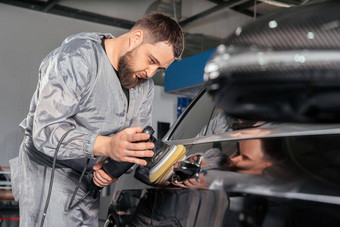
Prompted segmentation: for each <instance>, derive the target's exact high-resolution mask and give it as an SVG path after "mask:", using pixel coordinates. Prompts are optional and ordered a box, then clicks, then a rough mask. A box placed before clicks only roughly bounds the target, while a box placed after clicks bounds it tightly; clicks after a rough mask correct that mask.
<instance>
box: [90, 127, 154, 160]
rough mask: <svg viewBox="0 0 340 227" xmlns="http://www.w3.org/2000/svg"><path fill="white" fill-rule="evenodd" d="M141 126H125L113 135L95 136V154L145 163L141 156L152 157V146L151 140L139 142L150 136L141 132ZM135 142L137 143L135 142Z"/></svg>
mask: <svg viewBox="0 0 340 227" xmlns="http://www.w3.org/2000/svg"><path fill="white" fill-rule="evenodd" d="M142 131H143V129H142V128H141V127H133V128H127V129H124V130H123V131H121V132H119V133H117V134H115V135H113V136H110V137H109V136H100V135H99V136H97V138H96V141H95V143H94V148H93V154H94V155H95V156H108V157H110V158H112V159H113V160H116V161H118V162H131V163H136V164H139V165H146V164H147V162H146V161H145V160H144V159H141V157H152V156H153V151H151V150H149V149H152V148H154V146H155V145H154V144H153V143H151V142H140V141H145V140H148V139H149V138H150V135H149V134H147V133H142ZM136 142H137V143H136Z"/></svg>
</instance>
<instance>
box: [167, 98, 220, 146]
mask: <svg viewBox="0 0 340 227" xmlns="http://www.w3.org/2000/svg"><path fill="white" fill-rule="evenodd" d="M213 112H214V104H213V100H212V99H211V97H209V96H208V94H207V93H206V92H202V93H200V94H199V95H198V96H197V97H196V98H195V99H194V100H193V101H192V103H191V104H190V105H189V107H188V110H186V111H185V112H184V113H183V114H182V116H181V117H180V118H179V120H178V122H176V124H177V127H175V128H174V130H173V131H172V132H171V134H170V136H169V140H179V139H189V138H194V137H196V136H197V135H199V134H200V132H201V130H202V128H204V127H205V126H206V125H207V124H208V122H209V120H210V118H211V116H212V114H213Z"/></svg>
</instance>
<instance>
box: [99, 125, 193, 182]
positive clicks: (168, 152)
mask: <svg viewBox="0 0 340 227" xmlns="http://www.w3.org/2000/svg"><path fill="white" fill-rule="evenodd" d="M142 133H148V134H149V135H150V138H149V139H148V140H147V141H141V142H153V143H154V144H155V147H154V148H153V149H152V150H153V152H154V155H153V156H152V157H150V158H145V160H146V161H147V165H146V166H143V167H144V172H143V174H144V176H143V180H142V181H143V182H146V183H156V184H157V183H160V182H162V181H164V180H167V179H169V178H170V177H171V173H172V166H173V164H174V163H176V162H178V161H181V160H183V159H184V158H185V152H186V149H185V147H184V146H183V145H168V144H165V143H164V142H162V141H161V140H157V139H156V138H155V137H154V136H153V133H154V129H153V128H152V127H151V126H147V127H145V128H144V129H143V131H142ZM133 165H134V164H133V163H130V162H117V161H115V160H113V159H111V158H108V159H106V160H105V161H104V163H103V167H102V168H103V170H104V171H105V172H106V173H107V174H109V175H110V176H111V177H113V178H119V177H120V176H121V175H122V174H124V173H125V172H127V171H128V170H129V169H130V168H131V167H132V166H133ZM140 167H142V166H140ZM145 174H146V175H145ZM137 175H138V174H137ZM146 177H147V179H145V178H146ZM136 178H137V179H140V178H138V177H136Z"/></svg>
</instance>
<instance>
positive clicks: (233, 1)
mask: <svg viewBox="0 0 340 227" xmlns="http://www.w3.org/2000/svg"><path fill="white" fill-rule="evenodd" d="M248 1H249V0H230V1H227V2H223V3H219V4H218V5H216V6H214V7H212V8H210V9H207V10H205V11H203V12H201V13H198V14H196V15H194V16H192V17H189V18H187V19H185V20H183V21H180V22H179V24H180V25H181V26H182V27H184V26H186V25H188V24H189V23H191V22H193V21H195V20H198V19H200V18H202V17H205V16H207V15H209V14H212V13H214V12H216V11H218V10H221V9H223V8H226V7H228V8H231V7H235V6H238V5H241V4H243V3H246V2H248Z"/></svg>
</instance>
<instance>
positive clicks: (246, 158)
mask: <svg viewBox="0 0 340 227" xmlns="http://www.w3.org/2000/svg"><path fill="white" fill-rule="evenodd" d="M242 159H243V160H250V159H249V157H248V156H246V155H242Z"/></svg>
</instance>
